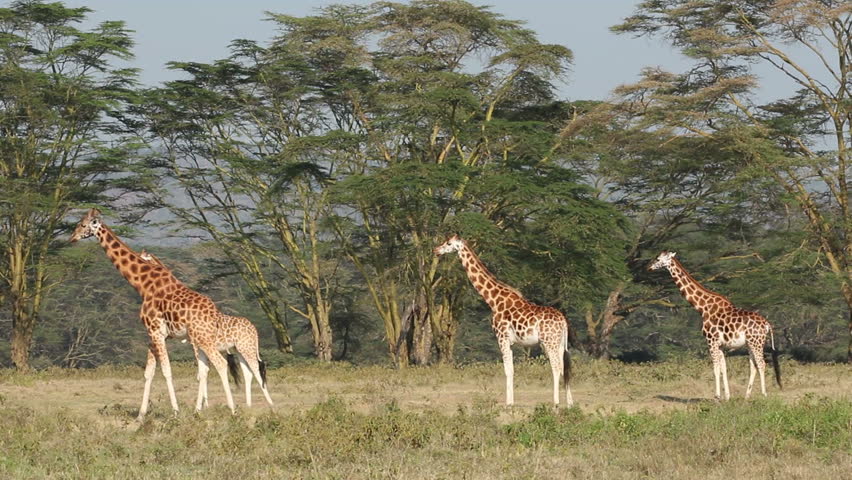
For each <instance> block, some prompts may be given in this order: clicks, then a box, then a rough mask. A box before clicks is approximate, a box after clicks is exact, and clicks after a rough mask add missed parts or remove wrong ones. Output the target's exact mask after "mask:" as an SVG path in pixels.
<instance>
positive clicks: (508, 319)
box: [434, 235, 574, 405]
mask: <svg viewBox="0 0 852 480" xmlns="http://www.w3.org/2000/svg"><path fill="white" fill-rule="evenodd" d="M451 252H458V254H459V259H460V260H461V263H462V266H463V267H464V269H465V271H466V272H467V276H468V279H470V282H471V283H472V284H473V287H474V288H475V289H476V290H477V291H478V292H479V294H480V295H481V296H482V298H483V299H484V300H485V303H487V304H488V306H489V307H490V308H491V314H492V317H491V328H492V329H493V330H494V334H495V335H496V336H497V343H498V344H499V345H500V352H501V353H502V356H503V370H504V373H505V375H506V405H512V404H514V402H515V395H514V365H513V363H512V362H513V358H512V344H514V343H520V344H522V345H526V346H533V345H536V344H541V347H542V350H544V353H545V354H546V355H547V358H548V360H549V361H550V368H551V373H552V374H553V403H554V404H556V405H559V397H560V395H559V381H560V380H559V378H560V376H561V377H562V378H563V381H564V383H565V392H566V402H567V404H568V405H573V404H574V399H573V397H572V395H571V386H570V385H569V382H570V379H571V357H570V356H569V354H568V343H569V338H570V337H572V335H573V332H572V331H571V324H570V323H569V322H568V319H567V318H565V316H564V315H563V314H562V312H560V311H559V310H556V309H555V308H552V307H544V306H540V305H536V304H534V303H532V302H530V301H528V300H527V299H526V298H524V296H523V295H522V294H521V293H520V292H519V291H518V290H516V289H514V288H512V287H510V286H509V285H506V284H505V283H503V282H500V281H499V280H497V278H496V277H495V276H494V275H493V274H492V273H491V272H489V271H488V269H487V268H486V267H485V265H484V264H483V263H482V261H481V260H479V257H478V256H477V255H476V254H475V253H474V252H473V250H472V249H471V248H470V246H468V245H467V243H466V242H465V241H464V240H463V239H462V238H461V237H459V236H458V235H453V236H452V237H450V238H449V239H448V240H447V241H446V242H444V243H443V244H441V245H439V246H437V247H435V249H434V253H435V255H444V254H447V253H451Z"/></svg>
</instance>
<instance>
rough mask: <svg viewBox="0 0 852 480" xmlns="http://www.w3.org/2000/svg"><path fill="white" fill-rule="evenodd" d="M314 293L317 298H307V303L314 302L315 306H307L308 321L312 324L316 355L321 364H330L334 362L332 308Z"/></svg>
mask: <svg viewBox="0 0 852 480" xmlns="http://www.w3.org/2000/svg"><path fill="white" fill-rule="evenodd" d="M313 293H314V295H315V296H314V297H313V298H306V301H312V302H313V304H311V305H307V307H308V308H307V312H308V321H309V323H310V324H311V336H312V338H313V341H314V355H316V357H317V360H319V361H321V362H330V361H331V360H332V354H331V353H332V352H331V349H332V335H331V321H330V319H329V317H330V308H329V305H328V304H327V303H326V302H325V301H324V300H323V299H322V297H320V296H319V293H318V292H316V291H315V292H313Z"/></svg>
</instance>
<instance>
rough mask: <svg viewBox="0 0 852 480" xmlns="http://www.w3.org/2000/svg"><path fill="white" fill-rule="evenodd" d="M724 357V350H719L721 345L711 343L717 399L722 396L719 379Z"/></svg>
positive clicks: (711, 358)
mask: <svg viewBox="0 0 852 480" xmlns="http://www.w3.org/2000/svg"><path fill="white" fill-rule="evenodd" d="M723 359H724V357H723V356H722V351H721V350H719V346H718V345H714V344H711V345H710V360H712V361H713V378H714V380H715V381H716V395H715V396H716V400H720V399H721V398H722V391H721V389H720V385H719V381H720V377H721V373H722V361H723Z"/></svg>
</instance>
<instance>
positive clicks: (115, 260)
mask: <svg viewBox="0 0 852 480" xmlns="http://www.w3.org/2000/svg"><path fill="white" fill-rule="evenodd" d="M96 235H97V237H98V243H100V244H101V247H103V249H104V252H106V255H107V257H108V258H109V260H110V261H111V262H112V264H113V265H115V268H117V269H118V272H119V273H121V275H122V276H123V277H124V278H125V279H126V280H127V282H128V283H130V285H132V286H133V288H135V289H136V291H137V292H139V294H140V295H142V297H145V296H146V294H147V293H149V292H147V290H146V287H145V282H146V280H148V272H149V271H150V270H151V268H152V267H151V266H150V265H148V264H147V262H145V261H144V260H142V258H141V257H140V256H139V254H137V253H136V252H134V251H133V250H132V249H131V248H130V247H128V246H127V244H125V243H124V242H123V241H122V240H121V239H120V238H118V235H116V234H115V233H114V232H113V231H112V230H111V229H110V228H109V227H107V226H106V225H104V224H101V227H100V228H99V229H98V231H97V233H96Z"/></svg>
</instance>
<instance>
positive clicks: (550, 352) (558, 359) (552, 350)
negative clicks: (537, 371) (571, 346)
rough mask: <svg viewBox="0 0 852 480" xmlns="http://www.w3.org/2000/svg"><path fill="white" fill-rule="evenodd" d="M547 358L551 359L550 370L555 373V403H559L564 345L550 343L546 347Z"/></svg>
mask: <svg viewBox="0 0 852 480" xmlns="http://www.w3.org/2000/svg"><path fill="white" fill-rule="evenodd" d="M545 352H546V353H547V359H548V360H550V372H551V373H552V374H553V404H554V405H559V377H561V376H562V369H563V368H564V365H563V362H562V355H560V354H561V353H562V347H561V345H556V346H554V345H548V346H547V347H546V348H545Z"/></svg>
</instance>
